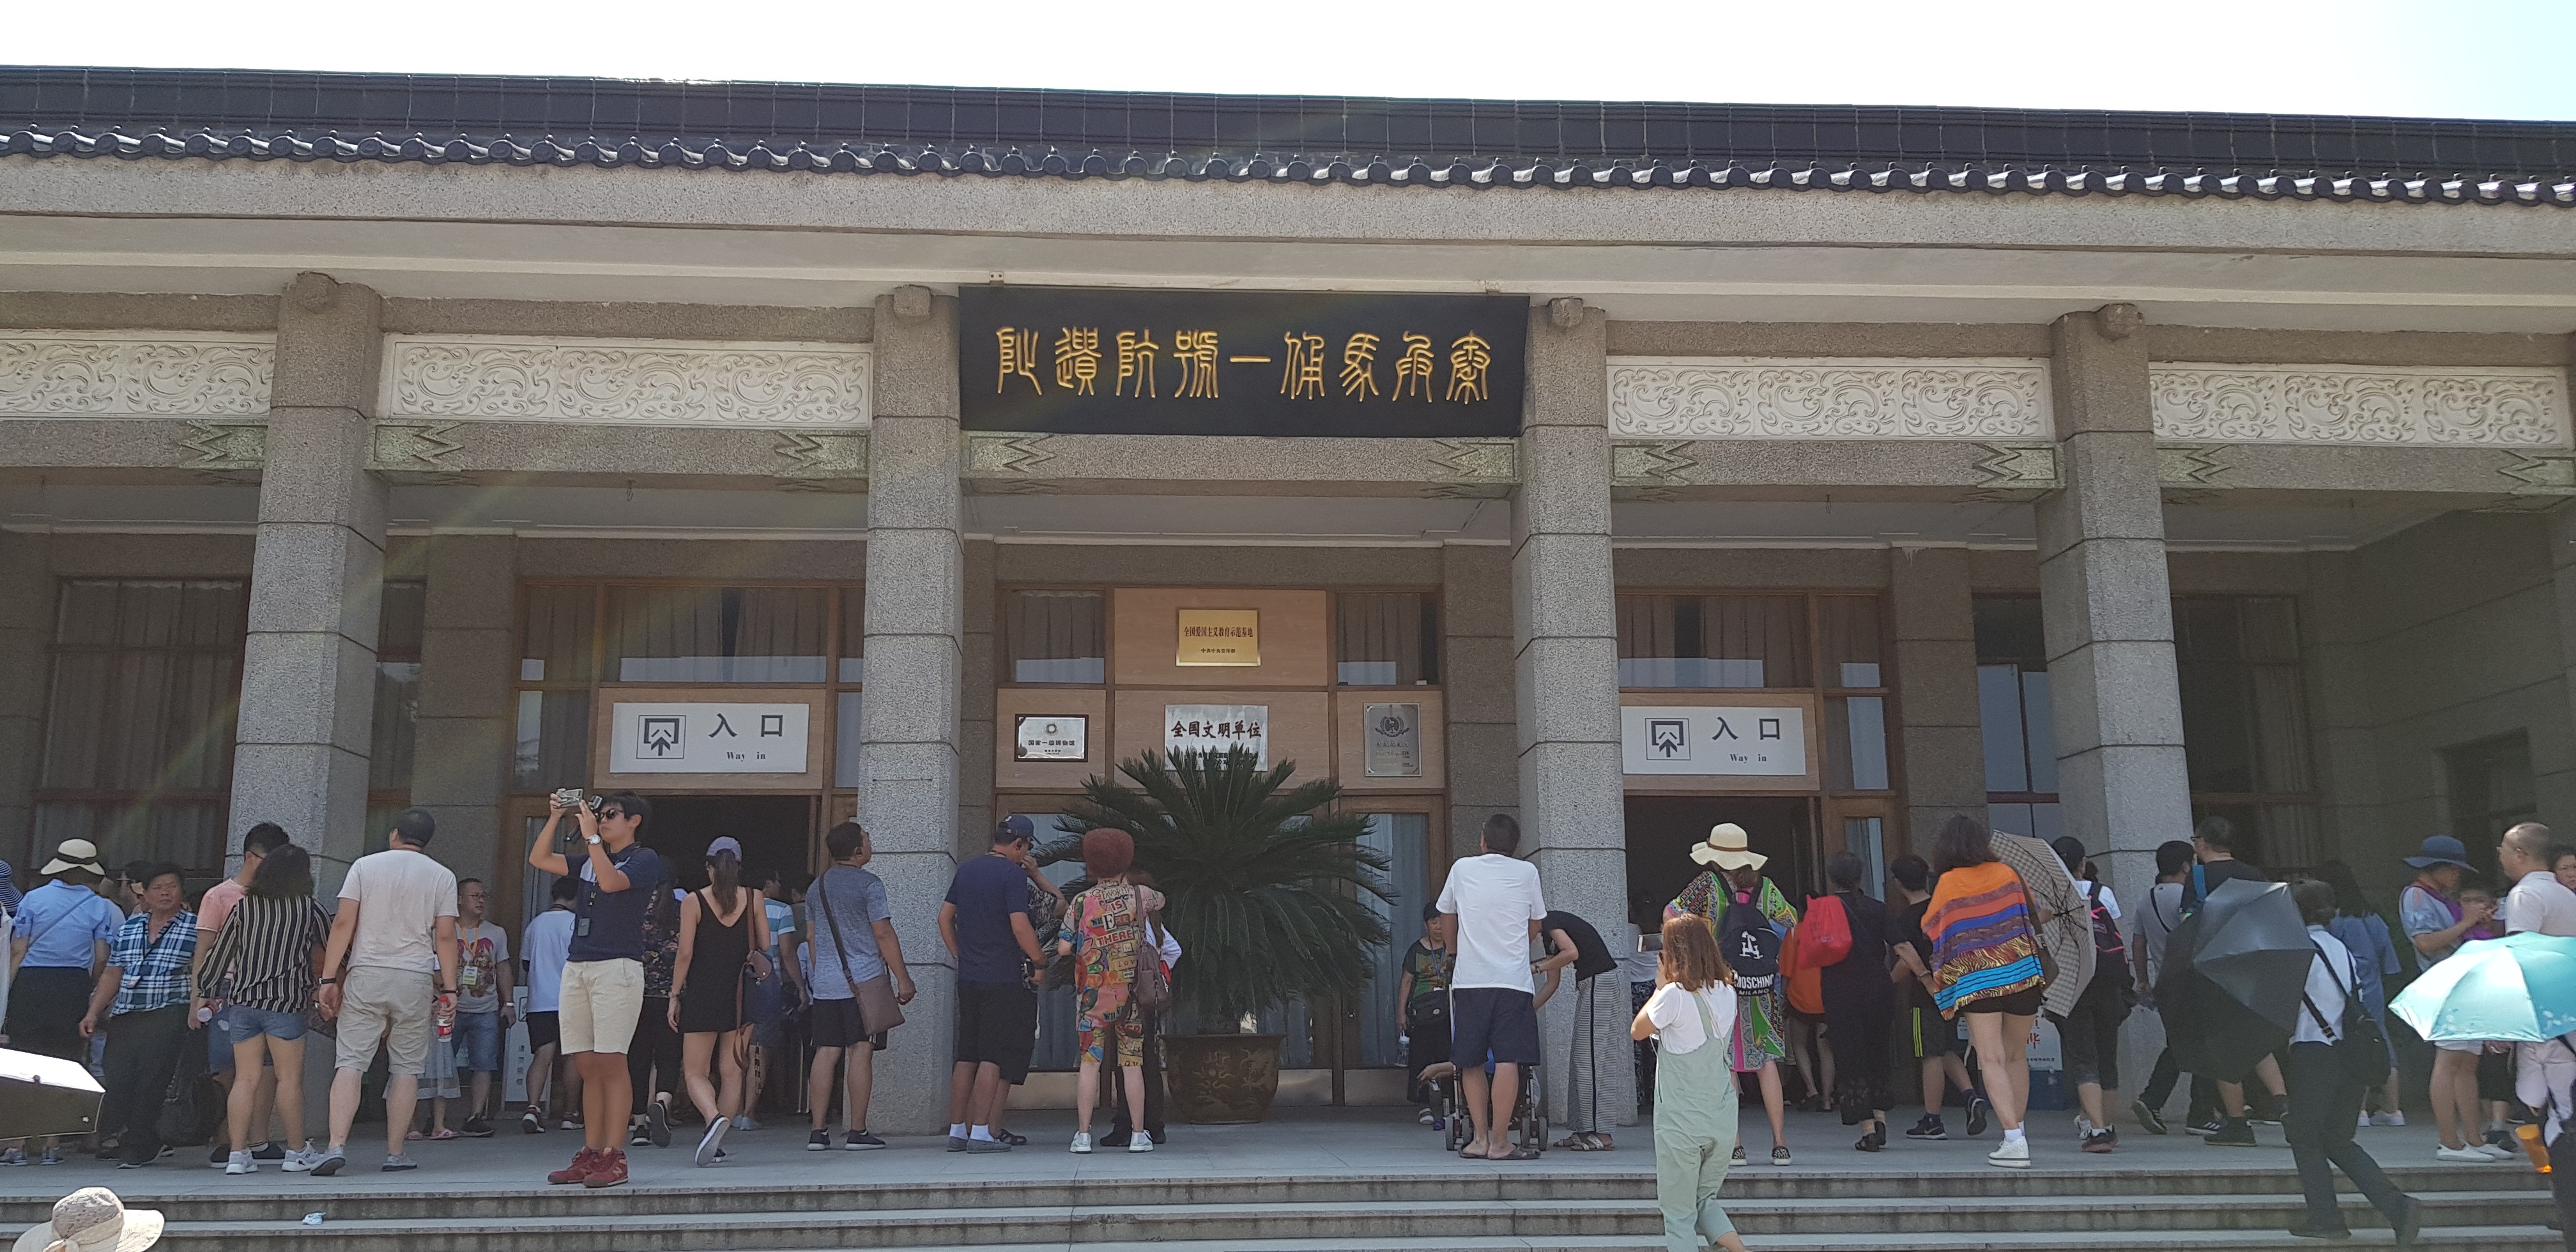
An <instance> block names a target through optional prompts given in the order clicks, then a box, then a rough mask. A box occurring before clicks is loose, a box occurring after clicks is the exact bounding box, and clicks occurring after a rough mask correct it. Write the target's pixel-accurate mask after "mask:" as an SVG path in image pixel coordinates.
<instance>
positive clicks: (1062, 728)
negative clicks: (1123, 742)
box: [1011, 713, 1091, 761]
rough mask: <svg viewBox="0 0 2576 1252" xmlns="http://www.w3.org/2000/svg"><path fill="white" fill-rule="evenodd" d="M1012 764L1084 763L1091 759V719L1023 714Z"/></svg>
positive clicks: (1072, 715)
mask: <svg viewBox="0 0 2576 1252" xmlns="http://www.w3.org/2000/svg"><path fill="white" fill-rule="evenodd" d="M1018 729H1019V736H1018V739H1019V741H1018V744H1017V746H1015V747H1014V748H1013V749H1012V756H1011V759H1012V760H1015V761H1086V760H1089V759H1091V748H1090V743H1091V719H1090V718H1088V717H1085V716H1083V715H1081V714H1078V713H1077V714H1071V715H1066V716H1058V715H1056V714H1052V713H1022V714H1020V716H1019V726H1018Z"/></svg>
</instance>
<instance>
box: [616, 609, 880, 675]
mask: <svg viewBox="0 0 2576 1252" xmlns="http://www.w3.org/2000/svg"><path fill="white" fill-rule="evenodd" d="M829 596H830V593H829V592H827V591H825V590H824V589H822V588H819V587H611V588H609V590H608V624H609V647H610V650H611V655H613V656H614V657H615V658H616V660H617V668H616V672H615V681H617V682H623V683H819V682H822V681H824V673H823V662H824V651H825V649H824V641H825V639H826V637H827V636H826V635H825V631H826V630H827V629H828V628H829V613H830V605H831V601H830V598H829Z"/></svg>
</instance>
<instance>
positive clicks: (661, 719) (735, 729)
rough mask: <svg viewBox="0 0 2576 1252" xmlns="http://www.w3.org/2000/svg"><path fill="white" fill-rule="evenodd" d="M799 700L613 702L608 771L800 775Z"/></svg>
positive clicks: (802, 734) (808, 710)
mask: <svg viewBox="0 0 2576 1252" xmlns="http://www.w3.org/2000/svg"><path fill="white" fill-rule="evenodd" d="M812 715H813V707H812V706H811V705H805V704H697V703H687V704H618V705H616V706H614V711H613V715H612V716H611V717H610V719H609V741H608V772H610V773H612V774H802V773H804V772H806V742H807V740H806V730H807V723H808V722H809V721H810V720H811V718H812Z"/></svg>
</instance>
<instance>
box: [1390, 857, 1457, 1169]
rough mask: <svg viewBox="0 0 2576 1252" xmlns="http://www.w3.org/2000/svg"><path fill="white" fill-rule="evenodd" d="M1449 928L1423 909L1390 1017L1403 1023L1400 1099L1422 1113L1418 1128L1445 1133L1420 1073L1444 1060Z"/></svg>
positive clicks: (1434, 910)
mask: <svg viewBox="0 0 2576 1252" xmlns="http://www.w3.org/2000/svg"><path fill="white" fill-rule="evenodd" d="M1451 925H1452V923H1451V921H1450V920H1449V919H1447V918H1444V917H1443V916H1442V915H1441V913H1440V906H1439V905H1437V904H1425V905H1423V906H1422V937H1421V938H1420V939H1417V940H1415V941H1414V943H1413V946H1412V947H1410V948H1407V949H1405V953H1404V975H1403V977H1401V978H1399V979H1397V980H1396V994H1395V1007H1396V1015H1397V1018H1398V1019H1399V1020H1401V1021H1402V1022H1403V1023H1404V1035H1405V1040H1406V1042H1405V1053H1404V1059H1405V1064H1406V1067H1407V1068H1408V1069H1410V1070H1411V1071H1412V1073H1411V1074H1410V1075H1409V1076H1408V1077H1407V1079H1406V1082H1405V1093H1406V1097H1407V1098H1408V1099H1410V1100H1412V1101H1413V1103H1414V1104H1415V1105H1416V1106H1417V1107H1419V1108H1420V1109H1421V1110H1422V1113H1421V1122H1422V1124H1423V1125H1425V1126H1429V1127H1431V1128H1433V1129H1435V1130H1439V1129H1445V1128H1446V1122H1447V1119H1446V1118H1445V1117H1444V1116H1443V1115H1442V1114H1440V1113H1438V1112H1436V1111H1434V1109H1433V1107H1432V1106H1433V1105H1434V1104H1435V1103H1436V1102H1437V1100H1438V1096H1437V1094H1436V1092H1435V1091H1434V1090H1433V1088H1432V1085H1431V1084H1429V1083H1427V1082H1424V1081H1423V1078H1422V1071H1423V1070H1424V1069H1425V1068H1426V1067H1429V1066H1432V1065H1441V1064H1446V1063H1447V1062H1448V1060H1449V975H1450V973H1451V972H1452V971H1454V970H1455V969H1456V968H1457V966H1458V951H1457V948H1456V947H1455V946H1454V945H1453V944H1452V943H1451V942H1450V927H1451ZM1453 1071H1454V1067H1453Z"/></svg>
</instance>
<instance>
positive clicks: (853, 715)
mask: <svg viewBox="0 0 2576 1252" xmlns="http://www.w3.org/2000/svg"><path fill="white" fill-rule="evenodd" d="M859 708H860V694H859V693H858V692H855V691H844V692H842V693H841V694H840V695H839V697H838V698H836V699H835V700H834V701H833V709H832V785H833V786H835V787H855V786H858V785H859Z"/></svg>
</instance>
